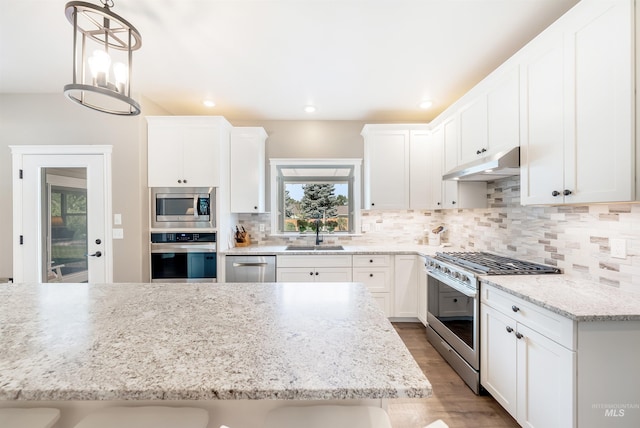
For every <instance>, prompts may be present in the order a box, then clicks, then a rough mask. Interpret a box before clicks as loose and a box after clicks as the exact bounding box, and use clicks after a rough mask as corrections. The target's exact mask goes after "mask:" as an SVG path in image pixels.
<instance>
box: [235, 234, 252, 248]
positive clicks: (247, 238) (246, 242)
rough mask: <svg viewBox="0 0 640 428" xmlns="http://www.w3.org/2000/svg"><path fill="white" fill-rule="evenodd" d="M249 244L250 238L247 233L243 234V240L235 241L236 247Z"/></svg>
mask: <svg viewBox="0 0 640 428" xmlns="http://www.w3.org/2000/svg"><path fill="white" fill-rule="evenodd" d="M249 245H251V238H249V234H248V233H247V234H245V235H244V240H242V241H236V247H248V246H249Z"/></svg>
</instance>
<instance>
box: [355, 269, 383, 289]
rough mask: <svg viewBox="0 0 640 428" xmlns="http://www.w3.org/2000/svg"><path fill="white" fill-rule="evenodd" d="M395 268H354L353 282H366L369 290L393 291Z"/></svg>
mask: <svg viewBox="0 0 640 428" xmlns="http://www.w3.org/2000/svg"><path fill="white" fill-rule="evenodd" d="M392 276H393V270H392V269H391V268H388V267H380V268H375V267H366V268H353V282H362V283H364V284H365V285H366V286H367V288H368V289H369V291H372V292H382V291H391V281H392Z"/></svg>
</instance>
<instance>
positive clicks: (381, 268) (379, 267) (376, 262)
mask: <svg viewBox="0 0 640 428" xmlns="http://www.w3.org/2000/svg"><path fill="white" fill-rule="evenodd" d="M393 272H394V266H393V256H392V255H390V254H373V255H363V254H359V255H354V256H353V281H354V282H362V283H363V284H365V285H366V286H367V288H368V289H369V291H370V292H371V294H372V295H373V298H374V299H375V300H376V301H377V302H378V303H379V304H380V307H381V308H382V310H383V311H384V313H385V315H387V317H391V316H393V315H394V314H393Z"/></svg>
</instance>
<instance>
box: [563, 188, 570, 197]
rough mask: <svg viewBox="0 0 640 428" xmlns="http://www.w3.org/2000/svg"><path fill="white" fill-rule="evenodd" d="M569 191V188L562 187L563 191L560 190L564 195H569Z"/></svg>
mask: <svg viewBox="0 0 640 428" xmlns="http://www.w3.org/2000/svg"><path fill="white" fill-rule="evenodd" d="M571 193H573V192H572V191H571V190H569V189H564V191H563V192H562V194H563V195H565V196H569V195H570V194H571Z"/></svg>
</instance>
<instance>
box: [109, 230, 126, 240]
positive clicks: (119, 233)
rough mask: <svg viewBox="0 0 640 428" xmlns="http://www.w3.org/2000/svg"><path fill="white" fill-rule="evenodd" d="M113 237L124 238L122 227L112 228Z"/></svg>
mask: <svg viewBox="0 0 640 428" xmlns="http://www.w3.org/2000/svg"><path fill="white" fill-rule="evenodd" d="M112 232H113V233H112V236H113V239H124V229H113V231H112Z"/></svg>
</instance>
